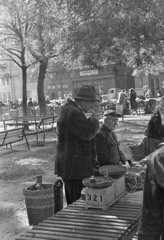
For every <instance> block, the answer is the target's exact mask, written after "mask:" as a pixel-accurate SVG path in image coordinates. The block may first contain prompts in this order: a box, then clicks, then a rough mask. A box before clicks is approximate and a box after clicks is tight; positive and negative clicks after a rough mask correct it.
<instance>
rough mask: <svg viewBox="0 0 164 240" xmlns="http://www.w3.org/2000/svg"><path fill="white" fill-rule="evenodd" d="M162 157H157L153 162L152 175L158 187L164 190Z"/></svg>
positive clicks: (163, 162) (163, 157) (163, 161)
mask: <svg viewBox="0 0 164 240" xmlns="http://www.w3.org/2000/svg"><path fill="white" fill-rule="evenodd" d="M163 159H164V156H163V155H162V156H161V155H160V154H159V155H158V156H156V158H155V161H154V174H155V175H156V180H157V182H158V185H159V186H160V187H161V188H162V189H163V190H164V177H163V176H164V160H163Z"/></svg>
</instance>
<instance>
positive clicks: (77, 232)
mask: <svg viewBox="0 0 164 240" xmlns="http://www.w3.org/2000/svg"><path fill="white" fill-rule="evenodd" d="M141 201H142V195H141V194H140V193H138V192H136V193H127V195H125V196H123V197H122V198H121V199H119V200H118V201H117V202H116V203H114V204H113V205H112V206H111V207H110V208H109V210H108V211H103V210H100V209H85V202H84V201H83V200H78V201H76V202H74V203H73V204H71V205H69V206H67V207H66V208H64V209H63V210H61V211H60V212H58V213H57V214H56V215H53V216H52V217H49V218H48V219H46V220H44V221H43V222H41V223H39V224H38V225H37V226H34V227H32V229H31V230H28V231H27V232H26V233H24V234H23V235H21V236H18V237H16V239H15V240H25V239H26V240H32V239H42V240H47V239H54V240H55V239H56V240H61V239H62V240H72V239H76V240H91V239H95V240H96V239H97V240H110V239H112V240H117V239H120V240H130V239H132V237H133V235H134V233H135V232H136V231H137V227H138V219H139V215H140V208H141Z"/></svg>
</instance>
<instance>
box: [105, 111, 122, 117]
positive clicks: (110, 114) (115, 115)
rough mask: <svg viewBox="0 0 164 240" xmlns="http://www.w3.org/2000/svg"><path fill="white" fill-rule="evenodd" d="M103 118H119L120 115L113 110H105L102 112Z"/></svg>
mask: <svg viewBox="0 0 164 240" xmlns="http://www.w3.org/2000/svg"><path fill="white" fill-rule="evenodd" d="M104 116H112V117H121V114H120V113H118V112H116V111H115V110H107V111H105V112H104Z"/></svg>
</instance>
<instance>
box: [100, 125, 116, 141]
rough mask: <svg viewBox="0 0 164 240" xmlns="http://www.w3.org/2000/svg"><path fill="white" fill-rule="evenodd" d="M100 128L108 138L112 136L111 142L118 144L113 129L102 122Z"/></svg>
mask: <svg viewBox="0 0 164 240" xmlns="http://www.w3.org/2000/svg"><path fill="white" fill-rule="evenodd" d="M100 130H101V131H103V132H104V133H105V134H106V135H107V137H108V138H110V140H111V142H113V143H114V144H115V145H117V144H118V143H117V139H116V137H115V134H114V133H113V132H112V130H109V129H108V128H107V127H106V126H105V125H104V124H102V126H101V127H100Z"/></svg>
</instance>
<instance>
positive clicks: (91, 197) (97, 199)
mask: <svg viewBox="0 0 164 240" xmlns="http://www.w3.org/2000/svg"><path fill="white" fill-rule="evenodd" d="M87 200H88V201H94V202H102V201H103V197H102V195H98V196H97V195H95V194H94V195H87Z"/></svg>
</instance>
